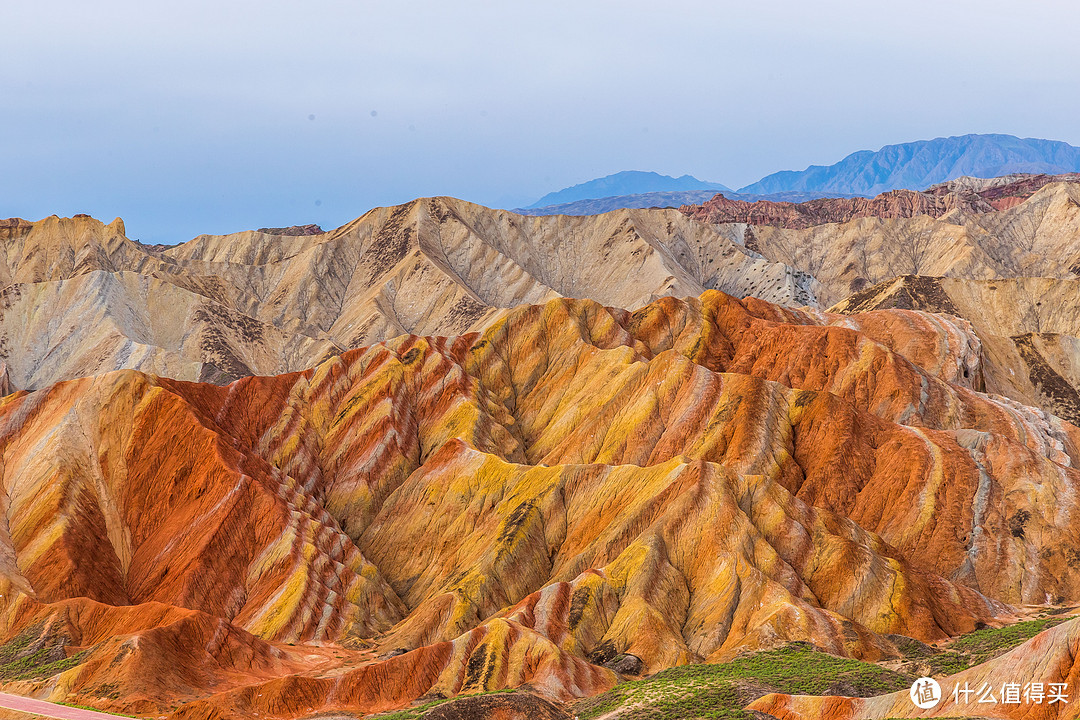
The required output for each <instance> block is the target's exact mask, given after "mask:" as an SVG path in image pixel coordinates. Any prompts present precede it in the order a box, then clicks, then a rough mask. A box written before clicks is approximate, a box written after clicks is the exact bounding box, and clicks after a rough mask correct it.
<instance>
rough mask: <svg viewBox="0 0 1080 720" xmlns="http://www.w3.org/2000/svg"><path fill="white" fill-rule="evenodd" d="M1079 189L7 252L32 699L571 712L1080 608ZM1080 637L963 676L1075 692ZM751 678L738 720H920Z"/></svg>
mask: <svg viewBox="0 0 1080 720" xmlns="http://www.w3.org/2000/svg"><path fill="white" fill-rule="evenodd" d="M1017 182H1020V183H1026V185H1025V186H1024V187H1025V188H1027V189H1021V190H1016V189H1015V188H1016V187H1018V186H1016V185H1015V183H1017ZM1010 185H1012V186H1013V187H1014V191H1002V190H1000V188H1005V187H1007V186H1010ZM1078 187H1080V185H1077V184H1075V183H1071V182H1063V181H1062V179H1060V178H1058V179H1055V180H1053V181H1047V182H1045V183H1041V184H1040V181H1032V180H1031V179H1030V178H1019V179H1018V178H1012V179H1008V180H1004V181H994V182H985V183H975V182H974V181H970V182H969V181H961V182H959V183H957V184H956V185H953V186H951V187H949V188H945V189H944V190H940V191H938V190H935V191H934V192H939V193H940V195H939V196H941V197H946V196H948V195H949V194H950V193H952V194H960V193H969V194H970V193H974V194H976V195H979V197H981V198H982V200H983V201H985V202H986V203H987V204H988V205H989V207H981V206H980V207H978V208H975V209H972V208H966V209H965V208H959V207H953V208H952V209H950V210H947V211H945V212H942V213H940V214H938V215H936V216H935V215H934V214H933V213H929V212H928V213H924V214H912V215H911V216H910V217H877V216H873V217H864V218H854V219H850V220H848V221H846V222H828V223H818V224H813V225H808V226H807V227H802V228H798V227H796V228H789V227H780V226H769V225H764V224H752V223H746V222H724V223H712V222H708V221H701V220H698V219H695V218H694V217H688V214H687V213H680V212H677V211H648V210H641V211H631V210H623V211H619V212H616V213H610V214H607V215H603V216H597V217H591V218H589V217H583V218H566V217H557V216H556V217H543V218H523V217H520V216H516V215H513V214H511V213H504V212H500V211H491V210H488V209H486V208H481V207H479V206H475V205H470V204H468V203H463V202H460V201H455V200H452V199H445V198H435V199H427V200H418V201H415V202H413V203H409V204H407V205H403V206H399V207H396V208H386V209H379V210H374V211H372V212H370V213H368V214H367V215H365V216H363V217H361V218H359V219H358V220H356V221H354V222H353V223H350V224H349V225H346V226H344V227H342V228H339V229H337V230H333V231H330V232H327V233H322V232H318V229H317V228H312V229H309V230H307V231H305V232H308V233H311V234H295V233H292V232H286V230H288V229H279V230H278V231H274V232H248V233H239V234H236V235H231V236H202V237H200V238H196V239H195V240H193V241H191V242H189V243H185V244H183V245H180V246H176V247H173V248H168V249H158V248H147V247H145V246H140V245H139V244H137V243H133V242H131V241H129V240H128V239H127V238H126V237H125V235H124V228H123V224H122V223H121V222H119V221H116V222H113V223H111V224H109V225H104V224H102V223H100V222H97V221H95V220H93V219H91V218H87V217H76V218H71V219H61V218H48V219H46V220H43V221H39V222H27V221H18V220H12V221H7V222H6V223H4V224H3V225H2V226H0V243H2V244H0V249H2V254H0V280H2V282H3V284H5V285H6V289H5V290H4V292H3V305H2V317H0V329H2V332H3V335H2V336H0V337H2V338H3V342H2V344H0V355H2V357H3V358H4V360H5V362H6V363H7V368H6V371H5V374H4V375H3V378H2V379H3V382H4V383H5V386H4V388H3V392H4V396H3V398H2V399H0V461H2V462H0V473H2V480H3V488H4V493H3V494H2V496H0V499H2V501H3V503H4V509H5V513H4V517H5V523H2V524H0V576H2V578H3V579H2V580H0V681H3V682H4V683H6V687H7V689H9V690H12V691H15V692H20V693H23V694H33V695H38V696H43V697H48V698H51V699H53V700H62V701H65V702H74V703H79V704H88V705H93V706H96V707H102V708H108V709H112V710H115V711H120V712H127V713H134V714H140V715H153V716H169V717H172V718H176V719H177V720H179V719H180V718H199V719H207V720H210V719H215V720H218V719H220V720H224V719H226V718H230V719H231V718H251V717H267V718H283V719H284V718H290V719H291V718H301V717H311V716H319V715H321V716H323V717H340V716H342V714H345V715H344V716H346V717H347V716H350V715H364V714H370V713H381V712H388V711H396V710H398V709H401V708H409V707H413V706H414V705H416V704H418V706H419V707H428V706H429V705H431V704H432V703H435V702H437V701H438V700H440V699H443V698H446V697H454V696H458V695H470V694H474V693H477V692H484V691H496V690H501V689H506V688H521V689H523V691H527V692H528V693H529V695H528V697H527V698H525V699H520V698H518V699H515V698H517V695H514V696H505V697H501V698H500V697H496V696H491V698H489V699H485V698H480V699H477V700H476V701H475V703H474V705H475V707H474V708H473V709H472V710H468V709H466V710H460V711H459V712H460V713H464V714H459V715H454V714H453V712H454V711H452V710H450V709H447V708H450V707H451V705H452V704H447V705H445V706H439V708H435V709H433V710H431V711H430V712H432V713H441V714H438V715H431V716H430V717H431V719H432V720H434V719H435V718H437V717H447V718H452V717H462V718H464V717H501V715H499V713H503V715H505V716H506V717H513V716H514V715H513V714H507V713H513V712H517V713H518V716H525V717H530V716H532V717H550V718H564V717H567V716H569V715H570V714H571V713H577V712H579V711H578V710H576V709H573V708H577V706H576V705H575V706H573V708H572V707H571V705H572V704H573V703H575V702H577V701H578V699H579V698H583V697H589V696H597V697H600V698H608V697H610V696H611V693H616V692H621V691H620V690H619V689H620V688H623V687H624V685H623V683H625V682H626V681H629V680H635V679H638V678H650V677H661V678H662V677H666V676H665V675H664V674H663V672H664V671H665V670H666V669H668V668H677V667H682V666H686V665H696V664H702V663H704V664H706V665H707V666H708V667H733V665H731V664H730V663H732V662H734V663H738V662H744V661H745V658H747V657H755V656H748V655H747V653H753V652H757V651H761V650H766V649H770V648H777V647H780V648H783V647H792V645H791V644H792V643H795V644H799V643H805V644H807V645H806V646H805V647H814V648H818V649H820V650H824V651H826V652H828V653H831V654H832V655H833V656H837V657H840V658H846V659H847V660H846V662H851V663H855V664H859V663H862V664H863V665H866V664H868V663H876V664H879V665H880V666H881V667H885V666H889V667H891V666H892V665H890V663H893V664H895V663H896V662H900V661H901V659H903V658H906V657H907V656H908V654H909V653H910V651H911V648H912V647H916V648H932V647H933V646H934V645H935V644H937V645H941V644H943V643H948V642H953V640H952V639H953V638H957V637H958V636H965V637H966V635H965V634H967V633H972V632H973V631H978V630H979V629H980V628H993V627H998V626H1004V625H1010V624H1011V623H1015V622H1017V621H1018V620H1021V619H1024V618H1027V617H1029V616H1031V615H1032V613H1034V612H1043V611H1048V610H1052V611H1053V612H1059V611H1060V610H1062V609H1065V610H1066V614H1065V615H1062V616H1061V617H1067V616H1068V615H1067V608H1069V607H1074V606H1076V605H1077V604H1078V603H1080V524H1078V523H1077V522H1074V519H1075V516H1076V514H1077V513H1078V512H1080V506H1078V503H1080V500H1078V498H1080V492H1078V490H1080V475H1078V474H1077V470H1076V469H1075V468H1076V467H1077V465H1078V462H1080V428H1078V427H1077V424H1076V423H1078V422H1080V402H1078V401H1077V388H1078V387H1080V385H1078V379H1080V370H1078V369H1077V368H1078V366H1077V361H1076V359H1075V358H1076V357H1077V352H1076V343H1077V342H1078V341H1077V337H1078V336H1080V328H1078V325H1080V320H1078V319H1077V318H1078V317H1080V313H1078V311H1077V307H1078V301H1077V299H1076V298H1077V293H1076V287H1075V283H1076V282H1080V280H1076V279H1071V278H1075V277H1076V273H1075V272H1074V271H1073V270H1071V269H1070V268H1071V267H1072V266H1074V265H1075V264H1076V262H1077V259H1078V258H1075V257H1073V256H1074V255H1080V243H1077V242H1076V241H1077V238H1078V237H1080V203H1078V195H1077V192H1078V190H1077V188H1078ZM994 189H998V191H999V192H1000V195H998V196H997V197H993V198H989V197H987V196H985V195H980V194H981V193H987V192H989V191H990V190H994ZM1010 192H1012V193H1013V194H1011V195H1010V194H1009V193H1010ZM1002 198H1012V199H1009V200H1007V201H1005V202H1002V203H1001V206H1000V207H998V206H995V205H994V204H993V203H994V202H995V201H998V200H1002ZM1016 198H1019V200H1017V199H1016ZM689 214H690V215H692V214H693V213H692V212H691V213H689ZM924 229H925V230H926V232H925V235H919V237H925V238H927V241H926V245H925V252H926V254H925V257H924V258H923V259H924V260H925V266H922V267H920V268H919V269H918V271H919V272H915V273H906V271H905V270H904V267H905V266H904V264H903V259H904V255H903V250H902V248H900V246H899V244H898V242H897V238H900V237H905V236H906V235H907V234H911V233H914V232H916V231H918V232H920V233H921V232H922V231H923V230H924ZM275 232H276V233H281V234H275ZM860 253H862V254H864V256H865V258H866V262H865V264H864V265H860V264H859V262H860ZM815 258H817V259H820V262H817V261H815V262H812V263H811V262H808V259H815ZM849 265H851V266H852V267H849ZM922 270H926V271H927V273H929V274H927V273H922V274H920V272H921V271H922ZM811 271H813V272H811ZM852 288H855V289H856V292H854V293H853V294H852V293H849V292H847V291H848V290H851V289H852ZM720 290H724V291H725V292H720ZM574 296H585V297H584V298H582V297H577V298H575V297H574ZM833 303H835V306H834V307H833V308H832V309H831V310H828V311H827V310H824V309H823V307H824V306H825V305H826V304H833ZM1077 623H1080V620H1067V621H1066V622H1064V623H1062V624H1060V625H1058V626H1057V627H1054V628H1052V629H1050V630H1047V631H1046V632H1044V633H1042V634H1040V635H1038V636H1037V637H1035V638H1034V639H1033V640H1031V641H1030V643H1029V644H1028V645H1023V646H1021V647H1020V648H1018V649H1016V650H1014V651H1013V654H1012V655H1004V656H1002V657H1000V658H994V659H990V660H988V661H986V662H982V663H981V664H978V665H977V666H975V667H972V668H970V669H967V670H963V671H962V672H963V673H967V675H958V676H957V677H968V678H970V679H971V680H972V682H974V681H976V680H980V679H985V678H991V679H993V680H995V681H998V680H1002V679H1003V678H1004V677H1005V676H1006V675H1008V674H1009V673H1019V672H1021V671H1022V672H1023V673H1026V674H1027V675H1031V676H1032V678H1034V677H1035V676H1036V675H1037V676H1038V677H1039V679H1040V680H1042V681H1043V682H1046V683H1050V682H1070V683H1071V682H1073V681H1074V680H1075V679H1076V676H1077V674H1078V673H1080V666H1078V665H1077V664H1076V661H1075V658H1076V657H1078V656H1080V647H1078V645H1077V641H1076V638H1077V637H1078V632H1080V631H1078V630H1077V628H1078V627H1080V626H1078V625H1077ZM796 646H797V647H803V646H802V645H796ZM920 652H921V651H920ZM927 652H929V650H927ZM762 657H764V656H762ZM718 663H720V664H724V663H727V665H717V664H718ZM868 666H869V665H868ZM872 667H878V665H872ZM952 667H954V669H953V670H951V671H950V673H951V672H954V671H955V669H956V668H955V666H952ZM668 672H672V671H670V670H669V671H668ZM725 672H726V671H725ZM656 673H661V674H660V675H654V674H656ZM755 682H756V684H753V685H752V686H751V687H750V688H749V689H747V688H746V687H742V686H740V688H739V689H738V692H736V694H735V695H732V699H731V700H730V701H731V702H736V701H738V707H741V706H743V705H746V704H748V703H751V702H752V703H753V704H752V705H751V709H752V710H754V711H757V712H766V713H768V714H771V715H773V716H775V717H782V718H804V719H806V720H809V719H810V718H822V719H823V720H824V719H825V718H840V717H843V718H852V719H853V720H854V718H861V717H874V718H885V717H903V716H910V715H911V714H912V713H911V710H912V708H911V707H909V706H907V705H905V704H904V702H905V700H904V698H905V697H906V690H905V691H903V692H902V693H900V694H897V695H881V696H880V697H878V698H871V699H857V700H850V699H838V698H837V697H835V695H837V694H839V695H845V694H851V693H850V692H847V691H845V688H848V686H847V685H844V684H843V683H841V684H839V685H836V686H835V687H832V688H831V689H830V687H825V688H821V692H816V693H815V694H816V695H821V696H820V697H806V696H797V695H795V694H792V691H791V690H783V688H782V687H780V686H778V685H777V686H770V685H768V684H762V683H761V682H757V681H755ZM625 687H630V686H629V685H628V686H625ZM770 688H771V689H779V690H783V691H782V692H778V693H773V694H768V692H767V691H768V690H769V689H770ZM826 690H827V691H828V692H824V691H826ZM650 692H652V691H650ZM679 692H680V693H681V692H683V691H682V690H679ZM880 692H884V690H879V694H880ZM739 693H743V694H739ZM628 697H629V696H628ZM633 697H638V696H633ZM642 697H645V698H646V700H648V697H652V696H651V695H649V694H648V693H645V695H643V696H642ZM680 697H682V696H681V695H680ZM740 698H741V700H740ZM519 700H520V703H519ZM605 702H606V701H605ZM633 702H634V703H637V705H633V707H636V708H637V711H640V712H646V710H642V706H641V703H642V702H645V700H641V698H638V699H636V700H633ZM649 702H652V701H651V700H649ZM725 702H726V701H725ZM515 703H519V704H518V705H515ZM632 704H633V703H632ZM605 707H607V708H608V709H607V710H604V712H608V713H610V712H616V711H614V710H612V709H611V707H609V706H606V705H603V704H600V705H596V706H595V708H601V709H602V708H605ZM628 707H630V706H628ZM1073 707H1075V705H1067V706H1062V707H1058V706H1049V705H1044V706H1042V707H1040V708H1039V709H1038V713H1041V714H1038V713H1037V714H1031V708H1029V707H1026V706H1019V708H1016V709H1015V712H1013V710H1014V709H1013V708H999V710H1000V711H1001V712H1004V713H1005V716H1008V717H1015V718H1017V719H1019V718H1021V717H1023V718H1029V717H1040V718H1043V717H1045V718H1066V717H1071V715H1069V714H1068V712H1070V711H1071V710H1072V709H1073ZM477 708H480V709H477ZM484 708H487V709H484ZM500 708H501V709H500ZM508 708H509V709H508ZM515 708H516V709H515ZM523 708H524V709H523ZM595 708H594V709H595ZM630 709H633V708H630ZM978 709H979V708H977V707H975V706H974V705H972V706H970V707H967V706H964V707H957V706H952V705H943V706H942V707H941V708H939V710H940V711H939V712H938V711H935V714H936V715H938V716H941V717H945V716H962V715H978V712H976V711H977V710H978ZM580 712H581V713H585V714H583V715H582V716H583V717H599V716H600V715H602V714H603V713H600V712H599V710H597V711H596V713H592V714H588V713H591V712H592V711H591V710H588V709H583V710H580ZM469 713H472V714H471V715H470V714H469ZM522 713H524V715H522ZM530 713H531V715H530ZM1010 713H1011V714H1010ZM419 714H420V711H417V712H416V713H410V714H409V715H408V716H412V717H415V716H417V715H419ZM618 716H619V714H618V712H616V715H614V716H611V715H608V717H618ZM401 717H406V716H401ZM627 717H629V715H628V716H627Z"/></svg>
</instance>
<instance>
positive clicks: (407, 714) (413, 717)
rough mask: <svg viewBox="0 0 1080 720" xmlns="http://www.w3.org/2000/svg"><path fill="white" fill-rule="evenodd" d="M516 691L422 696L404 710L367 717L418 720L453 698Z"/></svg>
mask: <svg viewBox="0 0 1080 720" xmlns="http://www.w3.org/2000/svg"><path fill="white" fill-rule="evenodd" d="M516 691H517V688H503V689H502V690H489V691H487V692H478V693H468V694H466V695H456V696H454V697H447V698H433V699H427V700H424V699H423V698H421V701H420V704H419V705H414V706H413V707H410V708H405V709H403V710H394V711H392V712H388V713H381V714H378V715H366V716H365V717H368V718H372V720H417V718H419V717H420V716H421V715H423V714H424V713H426V712H427V711H428V710H431V709H432V708H435V707H438V706H439V705H442V704H443V703H448V702H450V701H451V700H457V699H458V698H463V697H473V696H482V695H500V694H502V693H512V692H516Z"/></svg>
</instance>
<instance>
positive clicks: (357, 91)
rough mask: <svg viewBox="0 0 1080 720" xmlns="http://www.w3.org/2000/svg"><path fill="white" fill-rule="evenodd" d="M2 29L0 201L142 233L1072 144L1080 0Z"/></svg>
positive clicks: (392, 6)
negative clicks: (643, 181)
mask: <svg viewBox="0 0 1080 720" xmlns="http://www.w3.org/2000/svg"><path fill="white" fill-rule="evenodd" d="M0 27H2V28H3V40H2V41H0V91H2V93H3V94H2V97H3V102H4V111H3V113H0V148H2V150H3V157H4V160H5V163H4V164H5V168H4V172H3V173H2V175H0V217H8V216H20V217H24V218H28V219H38V218H40V217H43V216H45V215H49V214H52V213H57V214H61V215H71V214H74V213H77V212H87V213H90V214H93V215H95V216H96V217H100V218H102V219H105V220H111V219H112V218H113V217H115V216H121V217H123V218H124V219H125V221H126V223H127V228H128V234H129V235H130V236H131V237H135V238H141V239H142V240H143V241H145V242H179V241H183V240H186V239H189V238H191V237H193V236H194V235H196V234H199V233H202V232H212V233H224V232H232V231H236V230H241V229H247V228H254V227H259V226H266V225H289V224H294V223H297V224H303V223H308V222H317V223H319V224H321V225H322V226H323V227H326V228H330V227H334V226H337V225H340V224H342V223H344V222H346V221H348V220H350V219H352V218H354V217H356V216H358V215H360V214H362V213H363V212H364V211H366V210H368V209H369V208H371V207H373V206H376V205H386V204H394V203H399V202H404V201H407V200H410V199H412V198H413V197H418V196H424V195H434V194H445V195H455V196H458V197H462V198H465V199H468V200H473V201H476V202H481V203H485V204H489V205H494V206H505V207H513V206H516V205H522V204H526V203H528V202H531V201H532V200H535V199H536V198H538V197H540V196H541V195H543V194H544V193H546V192H548V191H550V190H555V189H558V188H562V187H565V186H568V185H573V184H576V183H579V182H583V181H585V180H589V179H591V178H594V177H598V176H602V175H607V174H609V173H613V172H616V171H619V170H629V169H639V170H655V171H657V172H661V173H665V174H670V175H682V174H683V173H690V174H692V175H695V176H697V177H699V178H701V179H705V180H713V181H717V182H721V183H724V184H726V185H729V186H732V187H738V186H741V185H744V184H747V183H749V182H752V181H754V180H757V179H758V178H760V177H761V176H763V175H765V174H767V173H770V172H773V171H775V170H781V169H802V168H804V167H806V166H807V165H809V164H811V163H816V164H828V163H831V162H834V161H836V160H839V159H840V158H841V157H843V156H844V155H847V154H848V153H850V152H852V151H855V150H860V149H877V148H879V147H880V146H882V145H886V144H891V143H897V142H906V141H910V140H917V139H925V138H932V137H937V136H941V135H957V134H964V133H969V132H1003V133H1010V134H1014V135H1019V136H1023V137H1029V136H1030V137H1043V138H1049V139H1055V140H1064V141H1066V142H1070V143H1072V144H1074V145H1080V120H1078V118H1080V72H1077V68H1078V67H1080V49H1078V46H1080V44H1078V43H1077V42H1076V29H1077V28H1078V27H1080V3H1074V2H1064V1H1055V2H1038V1H1029V2H1025V3H1015V2H993V1H988V0H982V1H980V2H968V1H967V0H957V1H951V2H950V1H949V0H937V1H936V2H923V1H919V2H888V3H885V2H867V1H866V0H863V1H862V2H848V1H846V0H845V1H833V2H813V3H810V2H805V1H794V0H792V1H783V2H781V1H775V2H741V3H729V2H686V1H678V0H675V1H670V0H669V2H666V3H657V2H649V3H643V2H636V1H633V0H629V1H628V0H622V1H621V2H587V1H582V0H579V1H578V2H561V1H555V2H546V3H530V4H528V5H526V4H524V3H513V2H457V3H445V2H440V3H435V2H426V1H425V2H412V3H401V2H340V1H335V0H308V1H307V2H277V1H275V0H261V1H260V2H246V1H245V2H230V1H229V0H215V1H213V2H210V1H205V0H195V1H185V2H168V3H166V2H159V1H152V0H140V1H138V2H135V1H134V0H132V1H128V0H123V1H120V0H104V1H103V2H94V3H88V2H85V0H83V1H81V2H49V1H48V0H39V2H34V3H30V2H14V1H11V2H4V3H3V4H2V6H0ZM312 118H313V119H312Z"/></svg>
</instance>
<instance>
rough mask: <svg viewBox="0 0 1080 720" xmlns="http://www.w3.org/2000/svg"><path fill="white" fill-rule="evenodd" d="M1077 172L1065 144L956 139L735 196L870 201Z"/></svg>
mask: <svg viewBox="0 0 1080 720" xmlns="http://www.w3.org/2000/svg"><path fill="white" fill-rule="evenodd" d="M1078 171H1080V148H1077V147H1073V146H1072V145H1069V144H1068V143H1063V142H1057V141H1054V140H1038V139H1035V138H1018V137H1014V136H1012V135H960V136H958V137H947V138H936V139H934V140H920V141H918V142H911V143H903V144H901V145H886V146H885V147H883V148H881V149H880V150H878V151H877V152H872V151H870V150H863V151H860V152H856V153H852V154H851V155H848V156H847V157H846V158H844V159H843V160H841V161H840V162H838V163H835V164H833V165H828V166H821V165H811V166H810V167H808V168H807V169H806V170H802V171H800V172H795V171H790V170H785V171H783V172H778V173H773V174H772V175H769V176H767V177H765V178H762V179H761V180H759V181H758V182H756V183H754V184H752V185H747V186H746V187H744V188H741V189H740V190H739V192H740V193H755V194H769V193H777V192H821V193H850V194H857V195H866V196H872V195H877V194H878V193H883V192H886V191H888V190H898V189H904V190H925V189H926V188H928V187H930V186H931V185H936V184H938V183H943V182H947V181H949V180H955V179H956V178H959V177H964V176H971V177H980V178H990V177H998V176H1001V175H1011V174H1014V173H1045V174H1047V175H1059V174H1063V173H1070V172H1078Z"/></svg>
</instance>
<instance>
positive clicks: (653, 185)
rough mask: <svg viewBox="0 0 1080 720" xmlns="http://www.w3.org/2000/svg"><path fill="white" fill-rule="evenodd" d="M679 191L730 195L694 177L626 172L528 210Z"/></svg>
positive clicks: (567, 190)
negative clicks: (713, 192) (577, 202)
mask: <svg viewBox="0 0 1080 720" xmlns="http://www.w3.org/2000/svg"><path fill="white" fill-rule="evenodd" d="M680 190H714V191H716V192H731V189H730V188H728V187H726V186H724V185H721V184H720V183H714V182H706V181H704V180H698V179H697V178H696V177H694V176H693V175H681V176H679V177H671V176H670V175H661V174H660V173H656V172H649V171H644V170H623V171H622V172H617V173H613V174H611V175H606V176H604V177H602V178H596V179H595V180H589V181H588V182H583V183H579V184H577V185H573V186H571V187H568V188H564V189H562V190H558V191H556V192H551V193H548V194H547V195H545V196H544V197H542V198H540V199H539V200H537V201H536V202H534V203H533V204H532V205H529V206H528V208H527V209H531V208H539V207H547V206H548V205H561V204H564V203H570V202H575V201H577V200H598V199H600V198H607V197H614V196H616V195H640V194H644V193H656V192H674V191H680Z"/></svg>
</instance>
